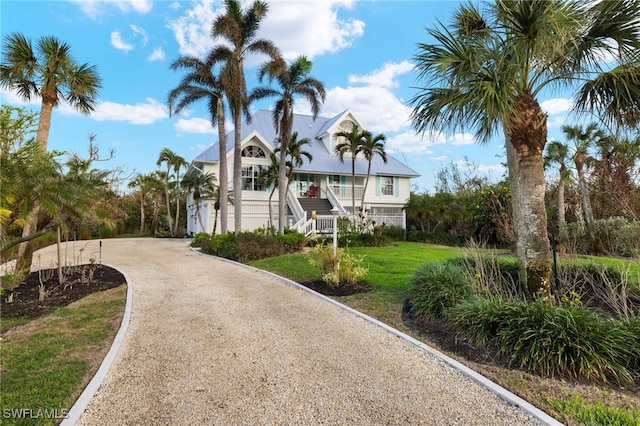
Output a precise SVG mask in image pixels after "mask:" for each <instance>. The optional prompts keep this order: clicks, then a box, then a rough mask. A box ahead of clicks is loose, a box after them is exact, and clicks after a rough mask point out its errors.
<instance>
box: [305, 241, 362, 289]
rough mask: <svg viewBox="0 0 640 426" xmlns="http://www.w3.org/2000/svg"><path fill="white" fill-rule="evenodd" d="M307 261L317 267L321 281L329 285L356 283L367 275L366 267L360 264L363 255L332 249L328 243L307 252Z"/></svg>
mask: <svg viewBox="0 0 640 426" xmlns="http://www.w3.org/2000/svg"><path fill="white" fill-rule="evenodd" d="M307 261H308V262H309V265H311V266H313V267H319V268H320V271H321V274H322V281H324V282H325V283H327V284H328V285H330V286H331V287H338V286H340V285H356V284H357V283H358V282H360V280H361V279H362V278H364V277H365V276H366V275H367V272H368V269H367V268H365V267H363V266H362V262H363V261H364V256H355V255H352V254H350V253H348V252H346V251H345V250H344V249H342V248H336V250H335V254H334V249H333V247H332V246H330V245H317V246H315V247H313V248H312V249H311V251H310V252H309V253H308V254H307Z"/></svg>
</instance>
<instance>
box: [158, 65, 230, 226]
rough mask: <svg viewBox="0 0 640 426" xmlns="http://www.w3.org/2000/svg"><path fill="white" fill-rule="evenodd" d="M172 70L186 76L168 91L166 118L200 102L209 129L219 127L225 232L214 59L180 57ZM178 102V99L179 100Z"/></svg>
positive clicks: (223, 212)
mask: <svg viewBox="0 0 640 426" xmlns="http://www.w3.org/2000/svg"><path fill="white" fill-rule="evenodd" d="M171 69H172V70H178V69H186V70H188V73H187V75H185V76H184V78H183V79H182V80H181V82H180V84H179V85H178V86H177V87H176V88H174V89H173V90H171V91H170V92H169V95H168V97H167V104H168V105H169V115H174V114H177V113H179V112H181V111H183V110H184V109H185V108H186V107H187V106H189V105H192V104H194V103H195V102H197V101H200V100H206V101H207V104H208V107H209V115H210V120H211V125H212V126H214V127H215V126H216V125H217V126H218V153H219V163H218V164H219V165H220V167H219V169H220V170H219V172H218V174H219V176H220V182H221V184H220V185H219V190H220V216H221V218H220V230H221V233H223V234H226V233H227V217H228V213H227V206H228V203H227V199H228V198H229V189H228V185H227V182H228V181H229V178H228V172H227V170H228V166H227V137H226V133H225V112H224V108H225V107H224V90H223V87H222V82H221V80H220V77H219V76H217V75H215V74H214V73H213V58H212V56H211V55H209V56H208V57H207V59H206V60H204V61H203V60H201V59H198V58H196V57H193V56H181V57H180V58H178V59H177V60H175V61H174V62H173V63H172V64H171ZM178 99H180V100H179V101H178Z"/></svg>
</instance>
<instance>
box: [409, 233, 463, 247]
mask: <svg viewBox="0 0 640 426" xmlns="http://www.w3.org/2000/svg"><path fill="white" fill-rule="evenodd" d="M407 241H414V242H417V243H427V244H439V245H443V246H454V247H455V246H460V245H462V244H464V242H465V238H464V237H459V236H455V235H451V234H448V233H446V232H427V231H419V230H416V229H412V230H410V231H407Z"/></svg>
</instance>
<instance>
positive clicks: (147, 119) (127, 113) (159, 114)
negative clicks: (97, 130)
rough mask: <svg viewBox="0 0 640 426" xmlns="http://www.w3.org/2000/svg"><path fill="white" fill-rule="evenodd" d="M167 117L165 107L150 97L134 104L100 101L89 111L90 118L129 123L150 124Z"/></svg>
mask: <svg viewBox="0 0 640 426" xmlns="http://www.w3.org/2000/svg"><path fill="white" fill-rule="evenodd" d="M167 117H169V113H168V111H167V108H166V107H165V106H164V105H163V104H161V103H160V102H158V101H156V100H155V99H151V98H147V99H146V102H145V103H138V104H136V105H129V104H118V103H115V102H101V103H99V104H98V105H97V106H96V109H95V111H94V112H92V113H91V118H93V119H95V120H98V121H127V122H129V123H131V124H151V123H154V122H156V121H158V120H161V119H163V118H167Z"/></svg>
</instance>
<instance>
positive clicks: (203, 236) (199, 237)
mask: <svg viewBox="0 0 640 426" xmlns="http://www.w3.org/2000/svg"><path fill="white" fill-rule="evenodd" d="M210 240H211V234H208V233H206V232H198V233H197V234H196V235H195V236H194V237H193V240H192V241H191V246H192V247H202V245H203V244H204V243H205V241H210Z"/></svg>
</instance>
